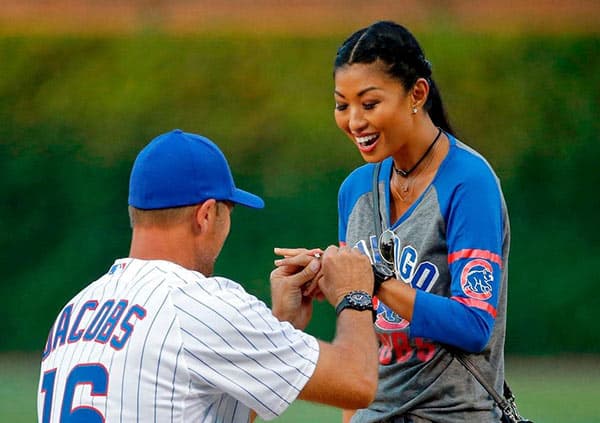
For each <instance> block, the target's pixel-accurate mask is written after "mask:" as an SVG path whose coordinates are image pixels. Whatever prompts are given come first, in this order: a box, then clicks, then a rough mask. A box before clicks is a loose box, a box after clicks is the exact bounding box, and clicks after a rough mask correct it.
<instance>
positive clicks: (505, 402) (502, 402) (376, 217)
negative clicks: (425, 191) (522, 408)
mask: <svg viewBox="0 0 600 423" xmlns="http://www.w3.org/2000/svg"><path fill="white" fill-rule="evenodd" d="M380 169H381V162H378V163H376V164H375V167H374V168H373V221H374V222H375V235H376V236H377V239H379V237H380V236H381V233H382V230H381V226H382V225H381V220H382V216H381V212H380V207H379V171H380ZM446 349H447V350H448V351H450V353H451V354H452V355H453V356H454V357H455V358H456V359H457V360H458V361H459V362H460V363H461V364H462V365H463V366H464V367H465V369H467V370H468V371H469V373H471V374H472V375H473V377H474V378H475V379H476V380H477V381H478V382H479V383H480V384H481V386H483V388H484V389H485V390H486V391H487V392H488V394H490V396H491V397H492V398H493V399H494V401H495V402H496V404H498V407H500V410H502V415H503V419H502V420H503V422H505V423H533V422H531V421H530V420H527V419H524V418H523V417H521V415H520V414H519V411H518V410H517V404H516V403H515V396H514V395H513V393H512V391H511V390H510V387H509V386H508V383H507V382H506V379H505V380H504V392H503V394H504V395H500V394H499V393H498V392H497V391H496V389H494V387H493V385H492V384H490V383H489V382H488V381H487V380H485V377H484V376H483V374H482V373H481V372H480V371H479V369H478V368H477V366H476V365H475V364H474V363H473V361H471V359H470V358H469V357H468V356H467V354H465V353H464V352H462V351H460V350H457V349H455V348H451V347H446ZM489 373H491V366H490V372H489Z"/></svg>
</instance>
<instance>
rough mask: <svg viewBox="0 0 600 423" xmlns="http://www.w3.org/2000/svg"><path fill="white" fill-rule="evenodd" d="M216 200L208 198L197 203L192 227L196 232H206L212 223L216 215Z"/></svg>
mask: <svg viewBox="0 0 600 423" xmlns="http://www.w3.org/2000/svg"><path fill="white" fill-rule="evenodd" d="M217 206H218V205H217V201H216V200H214V199H212V198H211V199H208V200H206V201H205V202H203V203H201V204H198V205H197V206H196V210H195V211H194V229H195V230H196V231H198V232H207V231H208V230H209V229H210V226H211V225H213V224H214V221H215V219H216V215H217Z"/></svg>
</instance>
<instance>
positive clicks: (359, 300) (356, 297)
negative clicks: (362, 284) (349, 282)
mask: <svg viewBox="0 0 600 423" xmlns="http://www.w3.org/2000/svg"><path fill="white" fill-rule="evenodd" d="M348 300H349V301H350V302H351V303H352V305H356V306H363V307H368V306H370V305H371V296H370V295H368V294H366V293H364V292H352V293H351V294H350V297H349V298H348Z"/></svg>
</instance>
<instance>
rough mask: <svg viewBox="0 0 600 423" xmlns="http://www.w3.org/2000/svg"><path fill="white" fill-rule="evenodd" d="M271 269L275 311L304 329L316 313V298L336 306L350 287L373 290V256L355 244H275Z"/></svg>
mask: <svg viewBox="0 0 600 423" xmlns="http://www.w3.org/2000/svg"><path fill="white" fill-rule="evenodd" d="M274 252H275V254H276V255H279V256H282V258H281V259H277V260H275V266H276V268H275V269H274V270H273V271H272V272H271V278H270V279H271V299H272V308H273V314H274V315H275V316H276V317H277V318H279V319H280V320H283V321H288V322H290V323H292V325H294V327H296V328H298V329H304V328H305V327H306V326H307V325H308V323H309V322H310V319H311V317H312V310H313V306H312V304H313V300H314V299H315V298H316V299H319V300H323V299H326V300H327V301H328V302H329V303H330V304H331V305H332V306H333V307H335V306H336V305H337V304H338V303H339V302H340V301H341V299H342V298H343V297H344V296H345V295H346V294H347V293H349V292H350V291H356V290H362V291H366V292H372V291H373V272H372V269H371V263H370V261H369V258H368V257H367V256H365V255H364V254H362V253H361V252H360V251H358V250H357V249H355V248H350V247H336V246H333V245H332V246H329V247H327V248H326V249H325V250H321V249H319V248H315V249H306V248H275V249H274Z"/></svg>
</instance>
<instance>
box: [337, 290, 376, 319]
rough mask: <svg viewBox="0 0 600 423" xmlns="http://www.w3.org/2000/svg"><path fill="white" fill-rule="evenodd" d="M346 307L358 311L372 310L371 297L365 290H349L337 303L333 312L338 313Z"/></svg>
mask: <svg viewBox="0 0 600 423" xmlns="http://www.w3.org/2000/svg"><path fill="white" fill-rule="evenodd" d="M346 308H351V309H353V310H358V311H363V310H373V299H372V298H371V296H370V295H369V293H367V292H365V291H351V292H349V293H347V294H346V296H345V297H344V298H343V299H342V301H340V303H339V304H338V305H337V307H336V308H335V313H336V314H337V315H339V314H340V313H341V312H342V310H344V309H346Z"/></svg>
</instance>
